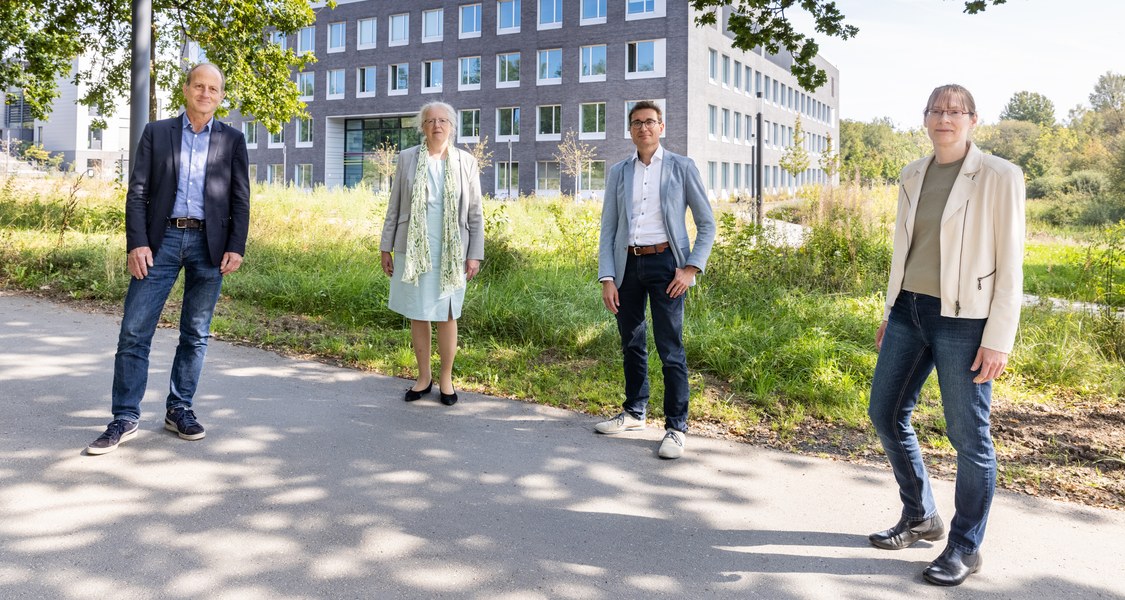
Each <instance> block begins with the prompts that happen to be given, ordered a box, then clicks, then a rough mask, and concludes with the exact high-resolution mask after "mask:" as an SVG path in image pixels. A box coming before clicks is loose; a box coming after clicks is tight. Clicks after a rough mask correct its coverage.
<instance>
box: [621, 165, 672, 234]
mask: <svg viewBox="0 0 1125 600" xmlns="http://www.w3.org/2000/svg"><path fill="white" fill-rule="evenodd" d="M639 159H640V157H639V156H638V154H637V153H636V152H633V198H632V200H633V214H631V215H629V245H630V246H655V245H656V244H662V243H664V242H667V241H668V232H667V231H666V230H665V228H664V214H663V213H662V212H661V209H660V171H661V169H662V168H663V165H664V147H663V146H657V147H656V152H654V153H653V154H652V159H650V160H649V164H647V165H646V164H644V163H643V162H641V160H639Z"/></svg>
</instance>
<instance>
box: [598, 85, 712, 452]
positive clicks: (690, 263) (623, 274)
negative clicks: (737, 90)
mask: <svg viewBox="0 0 1125 600" xmlns="http://www.w3.org/2000/svg"><path fill="white" fill-rule="evenodd" d="M663 132H664V120H663V115H662V114H661V110H660V107H659V106H657V105H656V103H654V102H649V101H644V102H638V103H637V104H636V105H635V106H634V107H633V109H632V110H630V111H629V133H630V135H631V136H632V138H633V144H634V145H636V147H637V151H636V152H635V153H634V154H633V156H632V157H631V158H629V159H628V160H624V161H621V162H619V163H617V164H615V165H613V167H611V168H610V170H609V176H608V177H607V178H606V190H605V200H604V204H603V206H602V229H601V241H600V244H599V248H598V279H599V280H600V281H601V284H602V302H604V303H605V307H606V308H607V309H609V312H611V313H613V314H614V315H616V317H617V329H618V331H619V332H620V334H621V350H622V353H623V354H624V368H625V402H624V404H623V405H622V411H621V413H619V414H618V415H617V416H616V417H613V418H612V419H608V420H606V421H602V422H600V423H598V424H597V425H595V426H594V430H595V431H597V432H598V433H620V432H622V431H630V430H639V429H644V426H645V411H646V409H647V408H648V396H649V384H648V348H647V344H646V339H645V329H646V323H645V303H646V301H647V302H648V303H649V305H650V306H651V310H652V333H653V338H654V339H655V341H656V350H657V353H659V355H660V361H661V362H662V363H663V365H664V368H663V373H664V429H665V434H664V438H663V440H662V441H661V442H660V449H659V452H658V453H659V455H660V457H661V458H669V459H671V458H679V457H681V456H683V454H684V442H685V438H686V433H687V416H688V374H687V357H686V354H685V352H684V341H683V325H684V296H685V295H686V294H687V291H688V288H689V287H691V286H692V285H693V284H694V283H695V276H696V274H698V273H702V272H703V269H704V267H705V266H706V265H707V257H708V256H709V255H710V254H711V245H712V244H713V243H714V241H715V219H714V216H713V215H712V214H711V203H710V202H709V201H708V199H707V192H706V191H705V190H704V188H703V181H702V179H701V178H700V176H699V170H698V169H696V168H695V163H694V162H692V160H691V159H689V158H687V157H684V156H679V155H677V154H673V153H671V152H668V151H666V150H664V148H662V147H661V146H660V135H661V134H662V133H663ZM688 208H691V214H692V218H694V219H695V229H696V237H695V247H694V248H693V247H692V246H691V240H690V239H689V238H688V232H687V209H688Z"/></svg>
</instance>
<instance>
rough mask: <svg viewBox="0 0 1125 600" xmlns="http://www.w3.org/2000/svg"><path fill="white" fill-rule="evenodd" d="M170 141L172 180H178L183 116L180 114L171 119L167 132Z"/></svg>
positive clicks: (182, 137) (182, 138)
mask: <svg viewBox="0 0 1125 600" xmlns="http://www.w3.org/2000/svg"><path fill="white" fill-rule="evenodd" d="M168 133H169V136H168V137H169V140H170V141H171V142H172V181H176V182H178V181H179V180H180V144H182V143H183V141H184V116H183V114H180V116H179V117H177V118H176V119H175V120H173V121H172V128H171V130H170V131H169V132H168Z"/></svg>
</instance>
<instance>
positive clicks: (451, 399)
mask: <svg viewBox="0 0 1125 600" xmlns="http://www.w3.org/2000/svg"><path fill="white" fill-rule="evenodd" d="M438 393H440V394H441V403H442V404H444V405H446V406H453V405H454V404H457V390H453V393H452V394H446V393H445V392H442V391H440V390H439V391H438Z"/></svg>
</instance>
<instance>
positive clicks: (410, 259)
mask: <svg viewBox="0 0 1125 600" xmlns="http://www.w3.org/2000/svg"><path fill="white" fill-rule="evenodd" d="M456 114H457V112H456V111H455V110H454V109H453V107H452V106H450V105H448V104H446V103H444V102H429V103H427V104H425V105H424V106H422V109H421V110H420V111H419V112H418V123H419V124H420V127H421V131H422V134H423V136H424V139H423V142H422V144H420V145H418V146H414V147H412V148H407V149H406V150H403V151H402V152H401V153H400V154H399V157H398V167H397V169H396V171H395V178H394V183H393V184H392V185H391V196H390V199H389V200H388V202H387V218H386V221H385V222H384V223H383V238H382V242H381V243H380V244H379V250H380V251H381V254H382V257H381V258H382V267H383V272H384V273H386V274H387V275H388V276H389V277H390V278H391V285H390V299H389V301H388V306H389V307H390V309H391V310H393V311H395V312H397V313H399V314H401V315H403V316H404V317H406V318H408V319H410V339H411V342H412V344H413V346H414V356H415V358H416V359H417V361H418V379H417V381H415V383H414V385H413V386H411V387H410V388H409V389H407V390H406V397H405V400H406V401H407V402H412V401H414V400H417V399H419V398H421V397H422V396H423V395H425V394H428V393H430V391H431V390H432V388H433V371H432V369H431V365H430V357H431V353H432V350H431V344H432V333H431V329H430V323H431V322H436V323H437V338H438V355H439V356H440V357H441V371H440V376H439V379H438V391H439V394H440V396H439V397H440V399H441V402H442V403H443V404H445V405H447V406H448V405H452V404H454V403H456V402H457V391H456V390H455V389H454V388H453V358H454V356H455V355H456V354H457V319H458V318H459V317H460V316H461V306H462V304H463V303H464V300H465V286H466V283H467V282H468V281H469V280H471V279H472V278H473V277H474V276H476V274H477V273H478V272H479V271H480V263H481V260H483V259H484V231H483V226H484V217H483V213H482V211H481V193H480V169H479V167H478V166H477V161H476V159H474V158H473V156H472V155H471V154H469V153H468V152H465V151H463V150H458V149H457V148H456V147H454V146H453V139H454V135H455V127H456V125H455V123H456V120H455V115H456Z"/></svg>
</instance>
